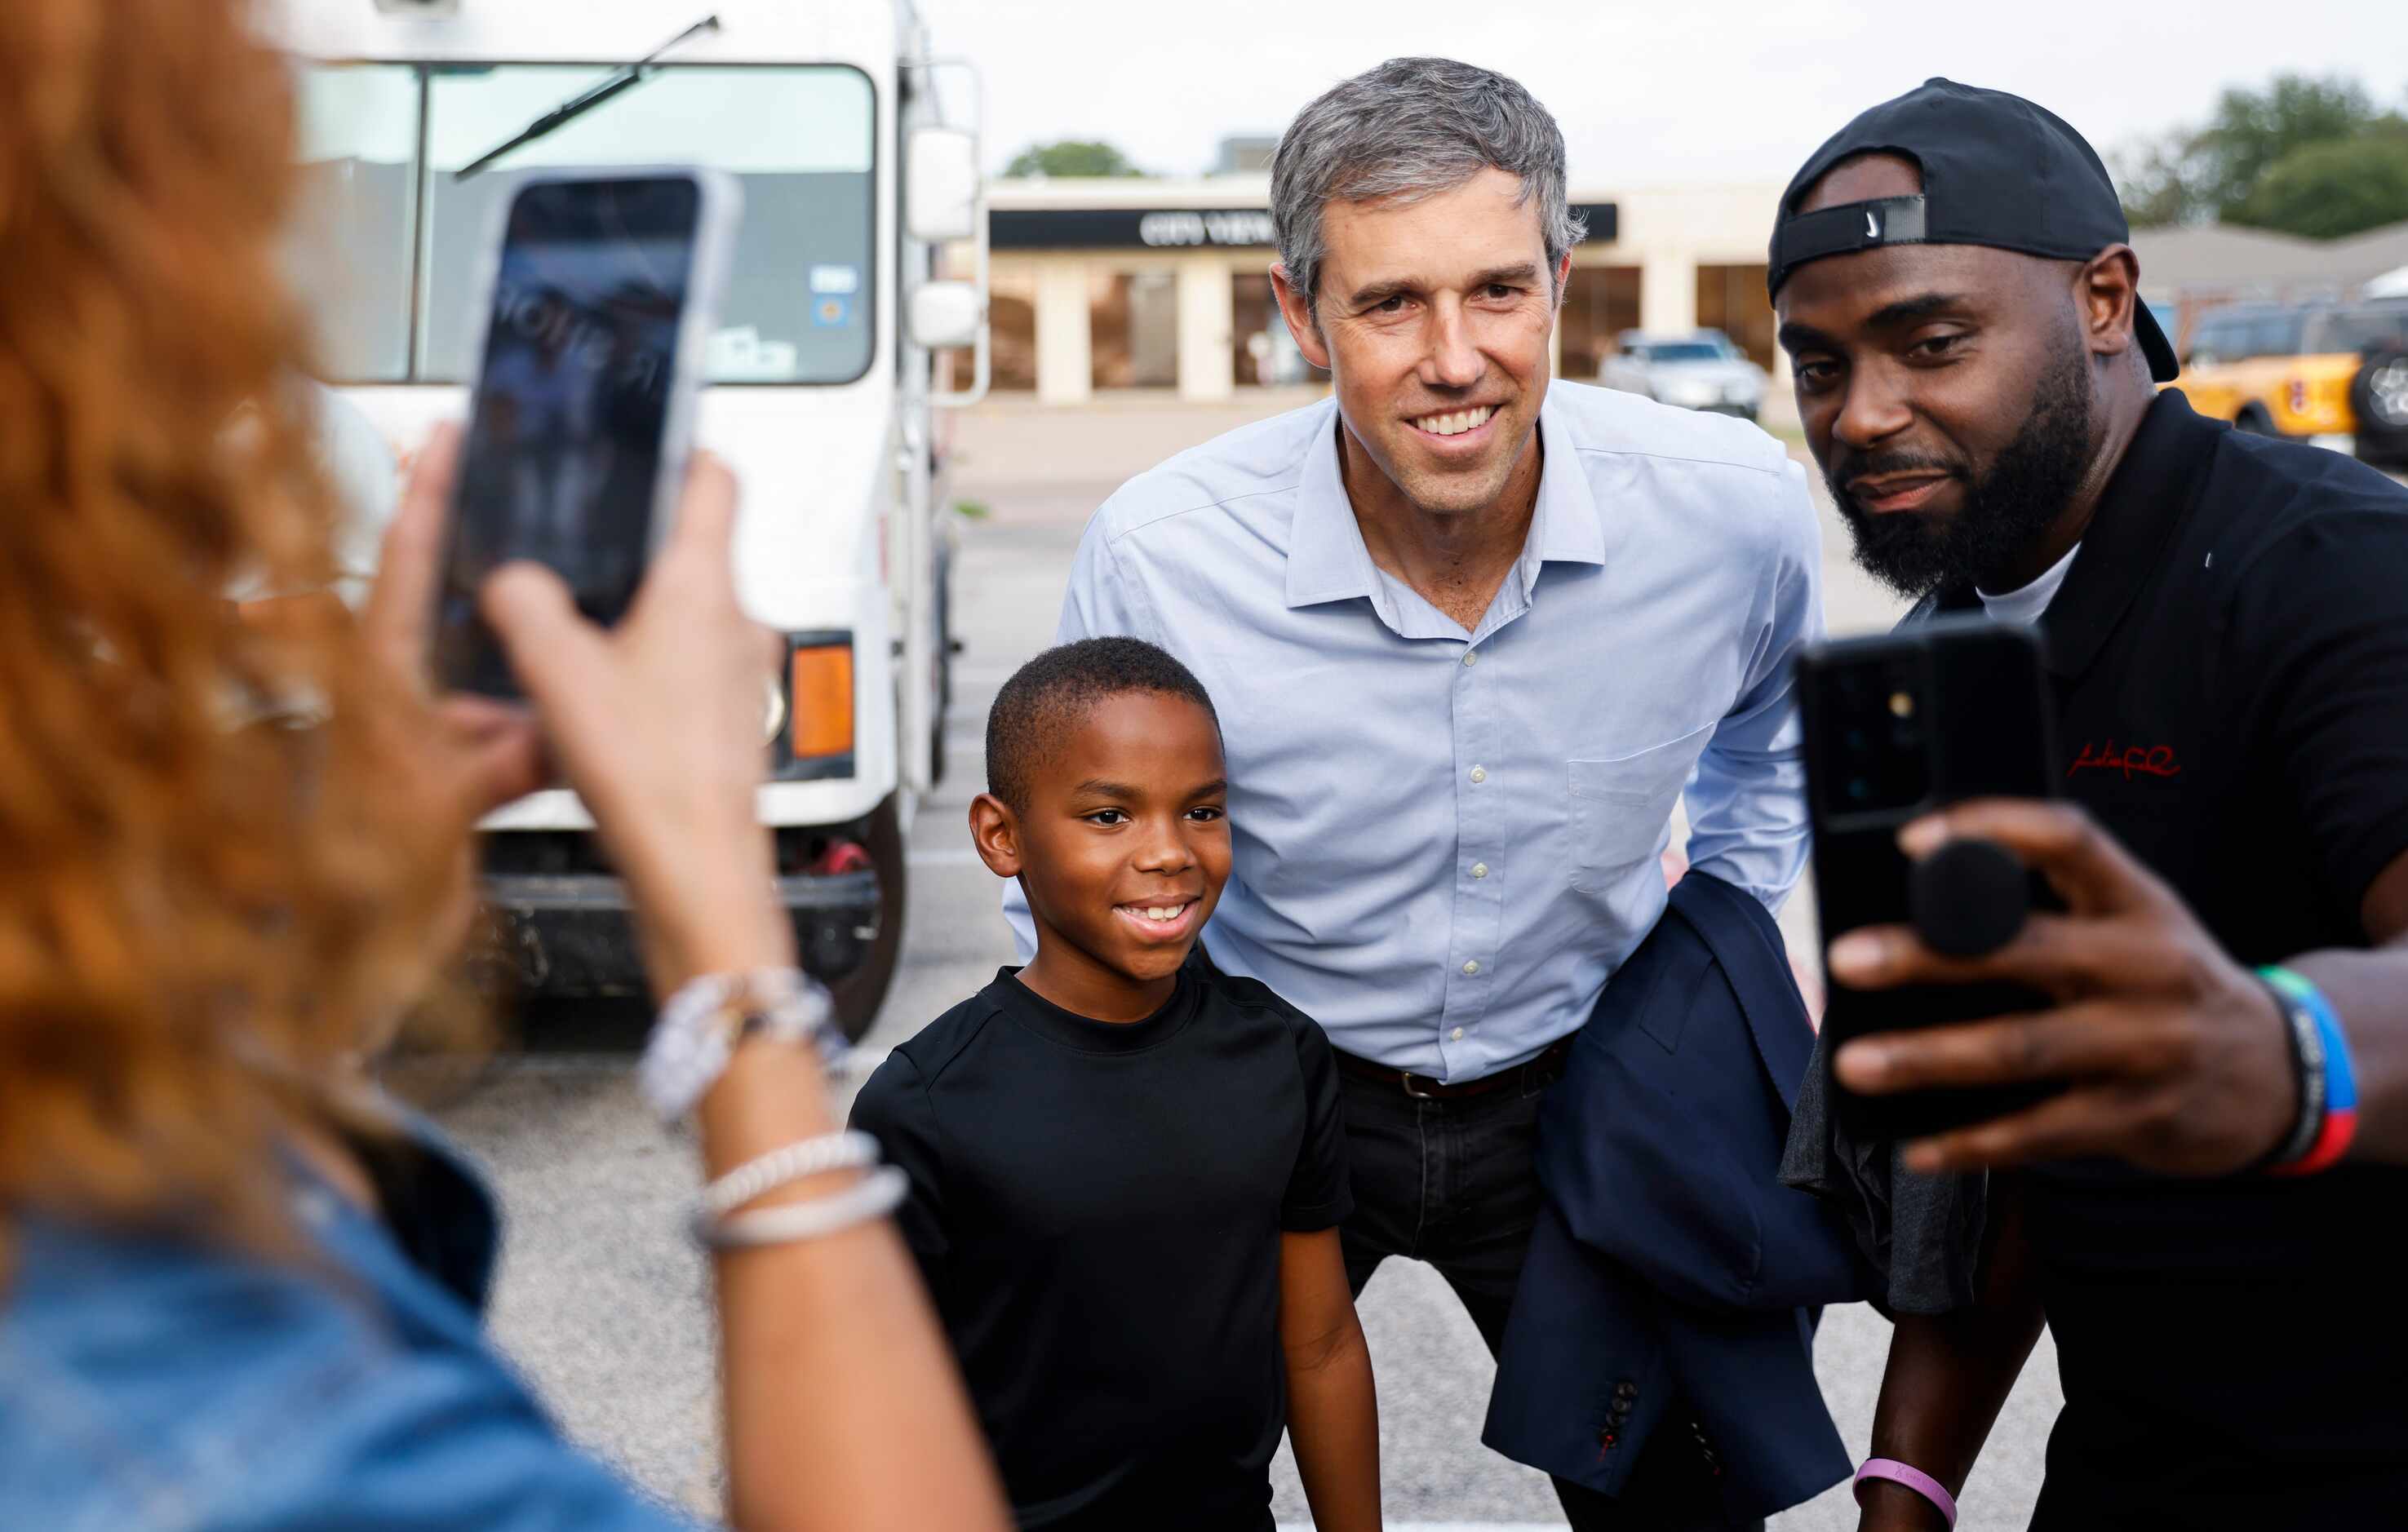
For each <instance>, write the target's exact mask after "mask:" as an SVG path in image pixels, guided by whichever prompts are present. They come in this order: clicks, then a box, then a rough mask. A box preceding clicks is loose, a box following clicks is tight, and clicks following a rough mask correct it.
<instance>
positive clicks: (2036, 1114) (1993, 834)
mask: <svg viewBox="0 0 2408 1532" xmlns="http://www.w3.org/2000/svg"><path fill="white" fill-rule="evenodd" d="M1968 836H1980V837H1983V838H1987V839H1990V840H1993V841H1996V842H1997V843H1998V844H2000V845H2001V846H2003V847H2005V848H2006V849H2007V850H2008V851H2010V852H2014V853H2015V854H2016V855H2018V856H2020V857H2022V858H2023V860H2024V861H2025V862H2027V863H2028V864H2029V865H2030V866H2034V867H2037V868H2039V869H2040V871H2041V872H2042V874H2043V875H2045V876H2046V877H2047V879H2048V881H2049V882H2050V883H2051V884H2052V885H2053V886H2054V887H2055V888H2056V890H2057V894H2058V895H2059V896H2060V897H2061V898H2063V899H2064V901H2065V903H2066V906H2067V912H2066V913H2064V914H2054V913H2038V912H2036V913H2034V914H2033V915H2032V916H2031V917H2030V918H2029V919H2028V921H2027V922H2026V923H2025V924H2024V928H2023V931H2022V933H2021V934H2020V935H2019V936H2017V937H2016V938H2014V940H2013V941H2011V942H2009V943H2008V944H2007V945H2006V946H2004V947H2002V948H2000V949H1999V950H1998V951H1997V952H1992V953H1990V954H1988V955H1987V956H1985V957H1978V958H1968V959H1957V958H1947V957H1942V956H1941V955H1940V954H1939V953H1937V952H1933V951H1932V950H1931V949H1930V948H1928V947H1927V946H1925V945H1924V944H1923V942H1922V941H1921V940H1920V939H1918V938H1916V936H1915V934H1914V931H1913V930H1911V929H1910V928H1908V927H1905V926H1869V927H1866V928H1864V929H1862V930H1857V931H1851V932H1849V933H1848V934H1847V935H1845V936H1843V937H1842V938H1840V939H1839V940H1837V941H1835V942H1833V943H1832V944H1831V951H1830V968H1831V977H1832V979H1833V980H1834V981H1836V982H1838V983H1842V984H1845V985H1847V986H1849V987H1850V988H1853V989H1890V988H1895V987H1897V986H1899V985H1903V984H1928V983H1943V984H1944V983H1965V982H1972V981H1998V980H2002V981H2012V982H2015V983H2019V984H2023V985H2025V986H2028V987H2029V988H2031V989H2034V990H2038V991H2040V992H2042V994H2045V995H2049V996H2050V997H2051V998H2052V999H2053V1000H2055V1001H2056V1007H2055V1009H2048V1010H2042V1011H2038V1012H2035V1013H2033V1014H2030V1015H2023V1016H2002V1017H1998V1018H1995V1019H1992V1020H1988V1021H1983V1022H1973V1023H1968V1024H1960V1025H1950V1026H1934V1027H1929V1028H1923V1029H1916V1030H1912V1031H1898V1032H1885V1033H1882V1034H1880V1035H1878V1036H1875V1037H1868V1038H1858V1039H1857V1040H1856V1041H1854V1042H1851V1043H1849V1044H1848V1045H1847V1046H1846V1047H1844V1048H1842V1049H1841V1050H1840V1052H1839V1053H1838V1054H1837V1056H1836V1057H1835V1058H1834V1060H1833V1067H1834V1069H1835V1070H1836V1071H1837V1073H1838V1076H1839V1079H1840V1081H1841V1083H1842V1084H1843V1085H1845V1086H1846V1087H1847V1088H1848V1089H1850V1090H1854V1091H1860V1092H1863V1093H1865V1094H1867V1095H1889V1094H1892V1093H1895V1092H1900V1091H1913V1090H1922V1089H1926V1088H1929V1087H1935V1086H1976V1085H2002V1084H2011V1083H2017V1082H2023V1081H2065V1082H2066V1084H2067V1089H2065V1090H2064V1091H2063V1092H2061V1093H2059V1094H2057V1095H2052V1096H2050V1097H2048V1098H2047V1099H2046V1100H2044V1101H2042V1102H2041V1103H2040V1104H2038V1105H2037V1106H2034V1107H2031V1108H2029V1109H2028V1110H2024V1111H2021V1112H2017V1113H2014V1115H2012V1116H2008V1117H2002V1118H1999V1119H1997V1120H1995V1121H1993V1122H1989V1123H1985V1124H1979V1125H1977V1126H1974V1127H1970V1128H1964V1129H1960V1130H1958V1131H1957V1132H1953V1133H1948V1134H1943V1135H1942V1136H1940V1137H1938V1138H1928V1139H1924V1140H1922V1141H1919V1142H1917V1143H1914V1144H1913V1145H1910V1146H1909V1147H1908V1150H1907V1164H1908V1166H1909V1167H1910V1168H1913V1169H1915V1170H1918V1171H1923V1172H1927V1173H1928V1172H1937V1171H1942V1170H1957V1169H1969V1168H1972V1167H1977V1166H1998V1165H2016V1164H2022V1163H2026V1162H2029V1161H2035V1160H2061V1159H2074V1158H2082V1157H2088V1156H2094V1155H2099V1156H2112V1157H2114V1158H2117V1159H2121V1160H2124V1161H2127V1162H2128V1163H2129V1164H2132V1165H2134V1166H2137V1167H2141V1168H2143V1169H2144V1170H2153V1171H2157V1172H2160V1173H2164V1174H2171V1175H2191V1176H2212V1175H2221V1174H2225V1173H2228V1172H2230V1171H2234V1170H2238V1169H2241V1168H2242V1167H2245V1166H2247V1165H2249V1164H2251V1163H2252V1162H2254V1161H2256V1160H2257V1159H2258V1158H2259V1157H2260V1156H2261V1155H2263V1154H2265V1153H2267V1152H2268V1151H2269V1150H2271V1149H2272V1147H2273V1146H2274V1145H2275V1144H2276V1143H2278V1142H2280V1141H2281V1139H2282V1138H2283V1136H2284V1135H2285V1134H2286V1133H2287V1132H2288V1131H2289V1130H2290V1128H2291V1126H2292V1124H2294V1123H2295V1122H2296V1121H2297V1118H2298V1105H2299V1101H2298V1084H2297V1081H2296V1080H2295V1079H2294V1077H2293V1071H2292V1067H2291V1062H2290V1049H2289V1044H2288V1042H2287V1040H2286V1036H2285V1030H2284V1028H2285V1022H2284V1018H2283V1016H2282V1013H2281V1012H2280V1010H2279V1009H2277V1008H2276V1006H2275V1004H2274V1001H2273V999H2272V996H2271V995H2268V994H2267V993H2266V990H2265V988H2264V986H2262V985H2261V984H2260V983H2259V982H2258V981H2257V979H2256V978H2255V977H2254V976H2253V975H2252V974H2251V973H2250V972H2249V971H2248V970H2247V969H2245V968H2243V966H2241V965H2239V964H2238V963H2235V962H2234V961H2233V960H2232V959H2231V958H2230V957H2229V956H2227V955H2226V954H2225V952H2224V951H2223V950H2222V949H2221V948H2220V947H2218V946H2217V945H2216V943H2215V941H2214V938H2212V937H2210V936H2209V935H2208V933H2207V931H2206V929H2205V928H2204V927H2203V926H2201V925H2200V923H2199V921H2198V919H2197V917H2195V916H2193V915H2192V914H2191V912H2190V910H2189V909H2186V907H2185V906H2184V905H2183V903H2182V901H2181V900H2180V899H2179V898H2177V897H2176V896H2175V895H2174V893H2173V891H2172V890H2171V889H2170V888H2168V887H2167V886H2166V885H2165V884H2164V883H2163V882H2161V881H2158V880H2157V878H2156V877H2155V876H2154V875H2153V874H2151V873H2150V872H2149V871H2148V870H2147V869H2145V868H2143V866H2141V865H2140V864H2139V863H2138V862H2136V861H2134V860H2133V858H2132V857H2131V856H2130V854H2129V853H2128V852H2125V851H2124V849H2123V848H2122V847H2120V846H2118V845H2117V844H2116V843H2115V842H2114V840H2113V839H2112V838H2110V837H2109V836H2108V835H2107V834H2106V832H2105V831H2103V830H2101V829H2100V827H2099V826H2098V825H2097V824H2095V823H2093V822H2092V821H2091V820H2090V818H2089V816H2087V815H2086V814H2085V813H2083V812H2082V811H2081V810H2080V809H2076V808H2074V807H2072V806H2071V805H2069V804H2056V803H2037V802H2023V801H2009V800H2003V799H1994V800H1985V801H1981V802H1973V803H1966V804H1960V805H1958V806H1957V807H1955V808H1953V809H1946V810H1943V811H1942V812H1941V813H1937V814H1933V815H1930V816H1928V817H1927V818H1925V819H1922V820H1918V821H1916V822H1915V823H1913V824H1911V825H1909V826H1907V828H1906V829H1905V830H1904V831H1902V832H1901V833H1900V835H1899V844H1900V845H1901V846H1903V847H1904V848H1905V850H1906V852H1907V853H1908V854H1909V855H1911V856H1915V857H1918V858H1919V857H1923V856H1928V855H1929V854H1930V853H1931V852H1933V851H1934V850H1936V849H1937V848H1938V847H1940V846H1941V845H1942V844H1943V843H1945V842H1946V841H1948V840H1949V839H1952V838H1960V837H1968Z"/></svg>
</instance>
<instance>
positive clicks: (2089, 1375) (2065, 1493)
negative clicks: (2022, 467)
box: [1909, 390, 2408, 1529]
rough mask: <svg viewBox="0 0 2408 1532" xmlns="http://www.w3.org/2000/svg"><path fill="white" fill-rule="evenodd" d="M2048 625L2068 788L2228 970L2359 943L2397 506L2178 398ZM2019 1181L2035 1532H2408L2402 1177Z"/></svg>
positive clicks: (2397, 740) (2389, 849)
mask: <svg viewBox="0 0 2408 1532" xmlns="http://www.w3.org/2000/svg"><path fill="white" fill-rule="evenodd" d="M1979 606H1980V603H1979V600H1978V598H1977V597H1976V596H1975V595H1974V594H1973V592H1972V591H1971V589H1970V588H1960V589H1953V590H1949V591H1945V592H1942V594H1940V595H1939V596H1938V597H1936V598H1934V599H1933V600H1931V601H1928V602H1927V603H1926V604H1925V605H1924V607H1922V608H1919V609H1917V612H1916V613H1915V616H1917V617H1919V616H1921V615H1924V614H1926V613H1928V611H1930V610H1931V609H1934V608H1938V609H1979ZM1909 620H1910V621H1913V620H1914V618H1912V617H1911V618H1910V619H1909ZM2041 629H2042V637H2043V639H2044V643H2045V647H2046V650H2047V652H2048V663H2049V668H2050V670H2051V671H2052V672H2053V674H2054V677H2055V681H2056V688H2057V702H2058V720H2059V744H2060V747H2061V749H2062V750H2063V752H2064V754H2065V761H2064V772H2065V774H2064V779H2063V787H2064V791H2065V793H2066V795H2068V796H2069V797H2071V799H2073V800H2074V801H2076V802H2078V803H2080V804H2082V805H2083V806H2084V807H2085V808H2086V809H2089V810H2090V812H2091V813H2092V814H2093V815H2094V816H2096V817H2097V818H2098V820H2099V821H2100V823H2102V824H2104V825H2105V826H2106V827H2107V828H2108V829H2109V830H2110V831H2112V832H2113V833H2114V835H2115V837H2116V838H2118V839H2119V840H2121V841H2122V842H2123V844H2124V845H2125V846H2127V847H2128V848H2129V849H2130V850H2131V851H2132V852H2135V853H2137V854H2138V855H2139V857H2140V858H2141V859H2142V860H2143V861H2144V862H2146V863H2147V864H2148V865H2149V866H2151V867H2153V868H2155V869H2156V870H2157V874H2158V875H2159V876H2160V877H2162V878H2164V879H2165V880H2166V881H2169V882H2170V883H2171V884H2172V885H2173V887H2174V888H2175V890H2176V891H2177V892H2179V893H2180V894H2181V895H2182V897H2183V898H2184V899H2185V900H2186V902H2187V903H2188V904H2189V906H2190V908H2191V909H2193V910H2195V911H2196V912H2197V913H2198V914H2199V915H2200V918H2201V920H2202V921H2203V922H2204V923H2206V925H2207V927H2208V928H2209V929H2210V930H2211V931H2213V932H2214V935H2215V937H2216V938H2217V939H2218V940H2219V941H2221V942H2222V943H2223V945H2224V947H2225V949H2226V950H2227V951H2228V952H2231V953H2232V955H2233V956H2235V957H2236V958H2239V959H2240V960H2242V961H2243V962H2244V963H2248V964H2251V965H2257V964H2263V963H2272V962H2277V961H2280V960H2282V959H2284V958H2286V957H2290V956H2293V955H2295V954H2297V953H2300V952H2308V951H2312V950H2315V949H2319V948H2332V947H2360V948H2362V947H2365V946H2367V945H2369V935H2368V933H2367V931H2366V929H2365V926H2364V923H2363V921H2362V918H2361V913H2360V909H2361V905H2362V902H2363V900H2364V897H2365V895H2366V892H2367V890H2368V887H2369V886H2370V885H2371V884H2372V881H2373V880H2374V879H2375V877H2376V876H2377V875H2378V874H2379V873H2381V872H2382V871H2383V870H2384V869H2385V868H2386V867H2387V866H2390V865H2391V863H2392V862H2393V861H2394V860H2396V859H2397V858H2399V857H2401V855H2403V854H2408V491H2402V489H2401V487H2400V486H2399V485H2397V484H2394V483H2393V482H2391V481H2390V480H2387V479H2386V478H2384V477H2383V476H2382V475H2381V474H2379V473H2376V472H2375V471H2374V470H2372V469H2371V468H2368V467H2365V466H2364V465H2360V464H2358V463H2356V462H2353V461H2351V460H2350V459H2348V458H2345V457H2343V456H2342V455H2340V454H2339V453H2335V452H2329V451H2323V450H2321V449H2318V448H2312V447H2306V446H2300V445H2296V444H2291V443H2285V442H2277V441H2272V440H2270V439H2267V438H2264V437H2252V436H2247V435H2243V434H2241V433H2238V432H2235V431H2232V430H2230V429H2229V428H2227V427H2226V426H2224V425H2221V424H2219V423H2215V422H2210V421H2206V420H2203V419H2201V418H2200V416H2199V415H2197V414H2195V413H2194V412H2193V411H2192V410H2191V408H2190V407H2189V405H2188V403H2187V402H2186V400H2185V399H2184V398H2183V396H2182V395H2181V394H2180V393H2178V392H2175V391H2171V390H2169V391H2167V392H2166V393H2164V394H2159V395H2158V397H2157V402H2156V403H2155V404H2153V405H2152V406H2151V407H2150V409H2149V412H2148V415H2147V416H2146V418H2145V419H2144V421H2143V423H2142V426H2141V430H2140V433H2139V435H2138V436H2137V437H2135V438H2134V439H2133V442H2132V445H2131V448H2130V450H2129V451H2128V452H2127V453H2126V455H2125V457H2124V461H2123V463H2122V465H2120V466H2119V467H2118V468H2117V469H2116V471H2115V474H2114V478H2113V480H2111V481H2110V482H2109V484H2108V486H2107V490H2106V493H2105V494H2104V496H2103V497H2102V499H2101V502H2100V508H2099V511H2098V513H2097V516H2096V517H2095V519H2094V520H2093V522H2092V523H2091V525H2090V528H2089V530H2088V532H2087V534H2086V535H2085V537H2084V538H2083V543H2082V551H2081V553H2080V555H2079V556H2078V557H2076V558H2075V560H2074V563H2073V567H2072V568H2071V570H2070V571H2069V572H2068V574H2067V576H2066V580H2065V584H2064V586H2063V588H2062V589H2060V590H2059V591H2058V592H2057V596H2056V598H2055V599H2054V600H2053V601H2052V602H2051V603H2050V605H2049V608H2048V610H2047V612H2046V613H2045V615H2044V616H2043V617H2042V620H2041ZM2344 1020H2345V1019H2344ZM2030 1183H2031V1214H2030V1232H2031V1238H2032V1241H2033V1245H2034V1248H2035V1250H2036V1252H2037V1253H2038V1255H2039V1259H2040V1264H2041V1268H2042V1273H2043V1285H2044V1290H2045V1297H2046V1302H2047V1306H2048V1318H2049V1326H2050V1329H2051V1331H2052V1333H2053V1334H2054V1335H2055V1337H2056V1339H2057V1356H2058V1363H2059V1367H2060V1371H2061V1373H2062V1376H2063V1380H2064V1384H2065V1396H2066V1407H2065V1412H2064V1414H2063V1415H2062V1416H2060V1417H2059V1419H2058V1421H2057V1429H2056V1431H2055V1433H2054V1434H2053V1435H2052V1437H2051V1439H2050V1441H2049V1455H2048V1482H2047V1485H2046V1487H2045V1489H2044V1491H2043V1493H2042V1500H2041V1508H2040V1514H2039V1516H2038V1518H2037V1520H2036V1521H2035V1524H2034V1525H2036V1526H2046V1527H2056V1526H2150V1527H2159V1526H2166V1527H2172V1526H2179V1527H2186V1528H2188V1527H2222V1526H2230V1527H2248V1528H2252V1529H2257V1528H2266V1527H2273V1526H2353V1527H2355V1526H2375V1525H2408V1317H2403V1316H2408V1281H2403V1280H2402V1277H2401V1272H2400V1270H2399V1268H2398V1267H2397V1266H2396V1265H2394V1264H2393V1262H2392V1258H2390V1257H2387V1256H2386V1255H2383V1254H2381V1252H2385V1251H2388V1250H2390V1249H2392V1248H2394V1247H2392V1246H2391V1245H2390V1238H2392V1236H2393V1234H2394V1232H2395V1225H2396V1224H2397V1221H2398V1220H2399V1218H2400V1216H2401V1213H2402V1212H2403V1211H2408V1171H2401V1170H2390V1169H2372V1168H2358V1167H2348V1168H2343V1169H2340V1170H2336V1171H2332V1172H2329V1173H2328V1174H2326V1175H2323V1176H2318V1177H2313V1178H2308V1179H2305V1180H2297V1181H2293V1180H2281V1179H2267V1178H2249V1179H2233V1180H2223V1181H2170V1180H2157V1179H2152V1178H2147V1177H2143V1176H2140V1175H2137V1174H2135V1173H2132V1172H2130V1171H2128V1170H2122V1169H2118V1168H2108V1167H2091V1166H2081V1167H2058V1168H2054V1169H2051V1170H2048V1171H2045V1172H2042V1173H2038V1174H2035V1175H2034V1176H2033V1177H2031V1178H2030Z"/></svg>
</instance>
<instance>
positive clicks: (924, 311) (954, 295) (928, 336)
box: [911, 282, 986, 351]
mask: <svg viewBox="0 0 2408 1532" xmlns="http://www.w3.org/2000/svg"><path fill="white" fill-rule="evenodd" d="M983 298H984V294H981V293H980V292H979V289H978V284H977V283H975V282H923V283H921V284H920V286H919V287H917V288H915V289H914V290H913V291H912V294H911V344H913V345H914V346H919V347H922V348H924V349H925V350H927V351H950V350H952V349H953V348H954V347H957V346H972V345H976V344H977V343H978V338H979V332H980V331H981V330H982V329H983V328H985V325H986V314H985V312H984V308H985V304H984V302H983Z"/></svg>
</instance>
